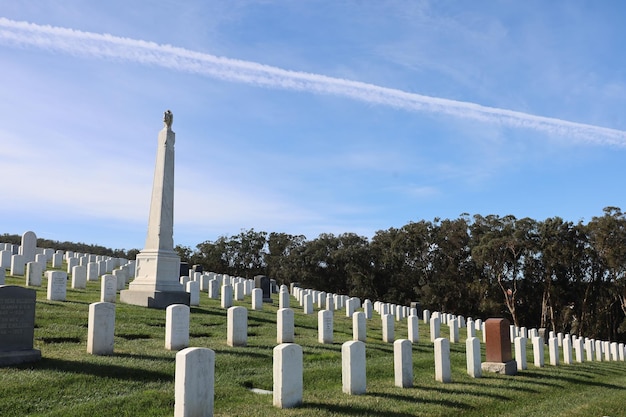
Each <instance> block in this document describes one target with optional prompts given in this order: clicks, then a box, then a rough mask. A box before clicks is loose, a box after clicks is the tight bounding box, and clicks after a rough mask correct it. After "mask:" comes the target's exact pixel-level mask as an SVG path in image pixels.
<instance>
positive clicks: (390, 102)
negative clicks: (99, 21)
mask: <svg viewBox="0 0 626 417" xmlns="http://www.w3.org/2000/svg"><path fill="white" fill-rule="evenodd" d="M0 44H4V45H8V46H12V47H36V48H41V49H44V50H49V51H58V52H62V53H67V54H70V55H75V56H83V57H92V58H98V59H113V60H122V61H130V62H136V63H140V64H144V65H155V66H159V67H164V68H168V69H171V70H174V71H181V72H187V73H195V74H200V75H203V76H208V77H212V78H217V79H221V80H226V81H232V82H240V83H245V84H250V85H255V86H262V87H267V88H280V89H287V90H295V91H304V92H309V93H315V94H329V95H337V96H343V97H349V98H351V99H354V100H359V101H362V102H366V103H371V104H378V105H383V106H389V107H394V108H398V109H403V110H406V111H414V112H429V113H438V114H444V115H450V116H454V117H460V118H465V119H472V120H478V121H481V122H486V123H491V124H496V125H501V126H507V127H512V128H525V129H532V130H536V131H539V132H544V133H547V134H552V135H559V136H567V137H570V138H576V139H577V140H579V141H581V142H585V143H589V144H593V145H612V146H626V132H624V131H621V130H616V129H610V128H606V127H601V126H594V125H589V124H584V123H576V122H570V121H567V120H561V119H555V118H550V117H543V116H537V115H532V114H528V113H523V112H518V111H512V110H507V109H501V108H495V107H488V106H482V105H479V104H476V103H471V102H464V101H457V100H449V99H444V98H438V97H430V96H425V95H421V94H415V93H409V92H405V91H402V90H397V89H392V88H386V87H381V86H377V85H374V84H369V83H364V82H359V81H351V80H346V79H341V78H334V77H329V76H325V75H321V74H313V73H307V72H299V71H290V70H285V69H282V68H277V67H273V66H269V65H263V64H259V63H255V62H250V61H243V60H236V59H230V58H225V57H219V56H215V55H211V54H206V53H201V52H195V51H191V50H188V49H184V48H179V47H175V46H171V45H160V44H157V43H154V42H148V41H143V40H136V39H130V38H123V37H117V36H113V35H109V34H99V33H92V32H84V31H79V30H74V29H68V28H62V27H54V26H47V25H38V24H34V23H29V22H23V21H15V20H10V19H6V18H0Z"/></svg>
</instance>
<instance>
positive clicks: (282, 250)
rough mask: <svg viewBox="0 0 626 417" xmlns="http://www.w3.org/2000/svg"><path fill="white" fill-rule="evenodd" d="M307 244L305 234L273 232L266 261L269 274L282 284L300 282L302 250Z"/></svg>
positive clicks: (268, 243)
mask: <svg viewBox="0 0 626 417" xmlns="http://www.w3.org/2000/svg"><path fill="white" fill-rule="evenodd" d="M305 245H306V237H305V236H304V235H291V234H288V233H276V232H272V233H270V234H269V236H268V238H267V253H266V255H265V263H266V265H267V275H268V276H270V277H271V278H274V279H276V280H277V281H278V282H280V283H282V284H289V283H291V282H299V281H300V275H301V269H302V252H303V250H304V248H305Z"/></svg>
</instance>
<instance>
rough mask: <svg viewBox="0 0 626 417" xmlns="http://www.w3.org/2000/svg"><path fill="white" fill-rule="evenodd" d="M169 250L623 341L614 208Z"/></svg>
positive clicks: (621, 244)
mask: <svg viewBox="0 0 626 417" xmlns="http://www.w3.org/2000/svg"><path fill="white" fill-rule="evenodd" d="M176 251H177V252H178V254H179V255H180V256H181V259H182V260H183V261H186V262H189V263H190V264H198V265H202V266H203V267H204V270H205V271H215V272H219V273H226V274H229V275H233V276H243V277H248V278H252V277H253V276H255V275H259V274H262V275H267V276H269V277H271V278H274V279H276V280H277V281H278V282H279V283H281V284H289V283H291V282H299V283H300V284H301V286H303V287H306V288H314V289H318V290H323V291H327V292H334V293H341V294H350V295H352V296H356V297H360V298H362V299H363V298H369V299H371V300H381V301H386V302H391V303H397V304H403V305H407V304H408V303H410V302H411V301H419V302H420V303H421V305H422V307H423V308H428V309H430V310H437V311H445V312H453V313H455V314H461V315H464V316H472V317H482V318H487V317H506V318H508V319H509V320H511V322H512V323H515V324H516V325H518V326H526V327H529V328H530V327H544V328H547V329H548V330H554V331H558V332H570V333H573V334H578V335H584V336H590V337H596V338H603V339H608V340H621V341H623V340H626V320H625V317H626V277H625V273H626V214H625V213H622V211H621V209H620V208H618V207H606V208H605V209H604V210H603V215H602V216H597V217H593V218H592V220H591V221H589V222H588V223H587V224H583V222H582V221H579V222H578V223H573V222H571V221H565V220H563V219H562V218H560V217H553V218H548V219H546V220H543V221H537V220H533V219H530V218H522V219H517V218H516V217H515V216H512V215H507V216H498V215H488V216H481V215H474V216H472V217H470V216H469V215H468V214H462V215H460V216H459V218H457V219H443V220H442V219H439V218H435V219H434V220H433V221H426V220H421V221H418V222H410V223H408V224H406V225H404V226H403V227H401V228H389V229H387V230H380V231H377V232H376V233H375V235H374V236H373V237H372V238H371V239H368V238H366V237H363V236H359V235H357V234H354V233H343V234H339V235H334V234H329V233H323V234H321V235H319V236H318V237H317V238H315V239H313V240H307V239H306V237H305V236H302V235H291V234H287V233H276V232H272V233H267V232H263V231H256V230H254V229H250V230H242V231H241V232H240V233H239V234H237V235H234V236H220V237H219V238H217V239H216V240H215V241H205V242H203V243H200V244H198V245H197V246H196V248H195V249H191V248H190V247H185V246H177V247H176Z"/></svg>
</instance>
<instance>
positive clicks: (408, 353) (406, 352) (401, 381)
mask: <svg viewBox="0 0 626 417" xmlns="http://www.w3.org/2000/svg"><path fill="white" fill-rule="evenodd" d="M393 372H394V383H395V385H396V387H400V388H411V387H412V386H413V353H412V346H411V342H410V341H409V340H408V339H398V340H396V341H395V342H393Z"/></svg>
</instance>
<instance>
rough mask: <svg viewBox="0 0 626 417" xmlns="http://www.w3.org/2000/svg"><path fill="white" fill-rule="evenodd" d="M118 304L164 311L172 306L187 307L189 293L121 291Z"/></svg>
mask: <svg viewBox="0 0 626 417" xmlns="http://www.w3.org/2000/svg"><path fill="white" fill-rule="evenodd" d="M120 302H122V303H126V304H133V305H137V306H142V307H150V308H159V309H165V308H167V306H169V305H172V304H185V305H189V293H188V292H185V291H137V290H123V291H121V292H120Z"/></svg>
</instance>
